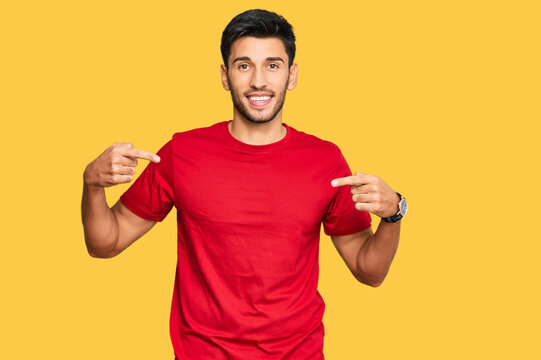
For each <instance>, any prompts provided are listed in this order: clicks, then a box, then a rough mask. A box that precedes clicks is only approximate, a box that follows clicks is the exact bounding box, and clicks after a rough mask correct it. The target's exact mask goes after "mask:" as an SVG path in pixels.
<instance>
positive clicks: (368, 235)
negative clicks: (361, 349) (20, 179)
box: [82, 10, 406, 360]
mask: <svg viewBox="0 0 541 360" xmlns="http://www.w3.org/2000/svg"><path fill="white" fill-rule="evenodd" d="M221 51H222V56H223V60H224V64H223V65H222V66H221V75H222V85H223V87H224V88H225V89H226V90H227V91H230V92H231V97H232V100H233V105H234V107H233V110H234V113H233V120H230V121H222V122H218V123H215V124H213V125H211V126H208V127H203V128H197V129H192V130H189V131H184V132H177V133H175V134H174V135H173V136H172V138H171V140H170V141H168V142H167V143H166V144H165V145H164V146H163V147H162V148H161V149H160V150H159V151H158V153H157V155H155V154H152V153H149V152H146V151H143V150H140V149H135V148H134V147H133V146H132V145H131V144H125V143H115V144H113V145H112V146H110V147H109V148H108V149H107V150H105V151H104V152H103V153H102V154H101V155H100V156H99V157H98V158H96V159H95V160H94V161H93V162H92V163H90V164H89V165H88V166H87V168H86V169H85V173H84V190H83V199H82V216H83V225H84V233H85V242H86V246H87V248H88V252H89V254H90V255H91V256H93V257H100V258H110V257H114V256H116V255H118V254H119V253H121V252H122V251H123V250H124V249H126V248H127V247H128V246H130V244H132V243H133V242H134V241H135V240H137V239H138V238H140V237H141V236H143V234H145V233H146V232H148V231H149V230H150V229H151V228H152V227H153V226H154V225H155V224H156V222H158V221H162V220H163V219H164V218H165V216H166V215H167V214H168V213H169V211H170V210H171V208H172V207H173V206H175V207H176V208H177V221H178V263H177V271H176V276H175V284H174V292H173V301H172V308H171V318H170V319H171V321H170V333H171V340H172V343H173V348H174V352H175V357H176V358H177V359H182V360H184V359H295V360H315V359H324V355H323V336H324V327H323V323H322V318H323V312H324V308H325V304H324V302H323V299H322V298H321V296H320V294H319V292H318V291H317V281H318V250H319V235H320V228H321V224H322V223H323V227H324V231H325V233H326V234H327V235H330V236H331V238H332V241H333V243H334V245H335V246H336V248H337V250H338V252H339V253H340V255H341V256H342V258H343V259H344V261H345V263H346V264H347V266H348V267H349V269H350V271H351V272H352V274H353V275H354V276H355V278H356V279H357V280H358V281H360V282H362V283H364V284H368V285H371V286H379V285H380V284H381V283H382V281H383V279H384V278H385V276H386V274H387V272H388V270H389V267H390V264H391V261H392V259H393V257H394V254H395V252H396V249H397V246H398V240H399V230H400V221H399V220H400V218H401V217H402V216H403V215H405V211H406V206H405V201H404V200H403V198H402V197H401V196H400V195H399V194H398V193H396V192H394V191H393V190H392V189H391V188H390V187H389V186H388V185H387V184H386V183H385V182H384V181H383V180H381V179H380V178H378V177H377V176H373V175H365V174H361V173H358V172H357V173H355V175H351V171H350V169H349V166H348V164H347V162H346V160H345V159H344V157H343V155H342V153H341V152H340V149H339V148H338V147H337V146H336V145H335V144H333V143H331V142H329V141H325V140H321V139H319V138H317V137H315V136H313V135H309V134H306V133H304V132H301V131H298V130H296V129H294V128H293V127H291V126H289V125H287V124H286V123H283V122H282V105H283V104H284V100H285V94H286V91H287V90H292V89H293V88H294V87H295V85H296V82H297V64H296V63H293V59H294V56H295V36H294V34H293V30H292V27H291V25H290V24H289V23H288V22H287V21H286V20H285V19H284V18H282V17H281V16H279V15H277V14H275V13H272V12H268V11H265V10H249V11H246V12H244V13H242V14H239V15H237V16H236V17H235V18H233V20H232V21H231V22H230V23H229V24H228V25H227V27H226V29H225V30H224V32H223V34H222V44H221ZM137 159H146V160H150V161H151V162H150V163H149V164H148V166H147V167H146V168H145V170H144V171H143V173H142V174H141V175H140V176H139V178H138V179H137V180H136V181H135V182H134V183H133V184H132V185H131V187H130V188H129V189H128V190H127V191H126V192H125V193H124V194H123V195H122V196H121V197H120V199H119V201H118V202H117V203H116V204H115V205H114V206H113V207H112V208H109V207H108V206H107V202H106V200H105V192H104V188H105V187H107V186H112V185H116V184H121V183H128V182H131V181H132V180H133V174H134V173H135V166H136V165H137ZM331 181H332V183H331ZM369 213H372V214H375V215H377V216H380V217H382V218H383V219H384V221H381V223H380V225H379V226H378V229H377V231H376V233H375V234H374V233H373V232H372V229H371V217H370V215H369Z"/></svg>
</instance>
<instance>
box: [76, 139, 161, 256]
mask: <svg viewBox="0 0 541 360" xmlns="http://www.w3.org/2000/svg"><path fill="white" fill-rule="evenodd" d="M155 156H156V155H154V154H151V153H147V152H146V151H143V150H137V149H133V145H131V144H117V143H115V144H113V145H111V147H109V148H108V149H107V150H105V151H104V152H103V154H101V155H100V156H99V157H98V158H96V160H94V161H93V162H92V163H90V164H89V165H88V166H87V167H86V169H85V172H84V175H83V179H84V182H83V197H82V201H81V216H82V222H83V227H84V236H85V243H86V247H87V250H88V253H89V254H90V256H92V257H99V258H111V257H114V256H116V255H118V254H120V253H121V252H122V251H123V250H124V249H126V248H127V247H128V246H130V245H131V244H132V243H133V242H134V241H135V240H137V239H139V238H140V237H141V236H143V235H144V234H145V233H146V232H148V231H149V230H150V229H151V228H152V227H153V226H154V225H155V224H156V222H155V221H150V220H146V219H143V218H141V217H139V216H137V215H135V214H134V213H132V212H131V211H130V210H128V209H127V208H126V207H125V206H124V204H122V202H121V201H120V200H119V201H117V203H116V204H115V205H114V206H113V207H112V208H109V206H108V205H107V201H106V198H105V187H107V186H113V185H116V184H121V183H126V182H130V181H132V180H133V176H132V175H133V174H134V173H135V166H136V165H137V158H143V159H148V160H151V161H156V162H158V161H159V158H156V157H155Z"/></svg>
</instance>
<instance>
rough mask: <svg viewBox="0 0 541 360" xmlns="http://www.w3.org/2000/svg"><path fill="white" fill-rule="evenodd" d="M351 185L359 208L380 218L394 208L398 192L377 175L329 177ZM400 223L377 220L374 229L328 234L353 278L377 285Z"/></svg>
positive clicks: (338, 183)
mask: <svg viewBox="0 0 541 360" xmlns="http://www.w3.org/2000/svg"><path fill="white" fill-rule="evenodd" d="M347 184H349V185H352V187H351V193H352V194H353V196H352V200H353V201H354V203H355V208H356V209H357V210H359V211H369V212H371V213H373V214H375V215H377V216H380V217H382V218H385V217H389V216H391V215H394V214H396V213H397V211H398V202H399V200H400V199H399V197H398V195H397V194H396V193H395V192H394V191H393V190H392V189H391V188H390V187H389V186H388V185H387V184H386V183H385V182H384V181H383V180H381V179H380V178H379V177H377V176H374V175H365V174H361V173H358V172H357V173H355V175H352V176H348V177H345V178H340V179H335V180H333V183H332V185H333V186H342V185H347ZM400 223H401V221H398V222H396V223H386V222H384V221H380V224H379V226H378V229H377V230H376V233H375V234H373V233H372V229H371V228H368V229H366V230H364V231H361V232H359V233H356V234H352V235H345V236H331V238H332V240H333V243H334V245H335V247H336V248H337V250H338V252H339V253H340V255H341V256H342V258H343V259H344V261H345V262H346V264H347V266H348V267H349V269H350V271H351V272H352V273H353V275H354V276H355V278H356V279H357V280H358V281H360V282H362V283H364V284H367V285H370V286H374V287H376V286H379V285H381V284H382V282H383V280H384V279H385V277H386V276H387V273H388V272H389V268H390V266H391V262H392V261H393V258H394V256H395V254H396V251H397V248H398V241H399V238H400Z"/></svg>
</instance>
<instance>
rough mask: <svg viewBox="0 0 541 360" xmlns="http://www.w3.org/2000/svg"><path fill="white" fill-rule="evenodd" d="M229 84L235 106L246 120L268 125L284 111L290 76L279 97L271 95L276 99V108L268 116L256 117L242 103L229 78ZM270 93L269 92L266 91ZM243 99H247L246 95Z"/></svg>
mask: <svg viewBox="0 0 541 360" xmlns="http://www.w3.org/2000/svg"><path fill="white" fill-rule="evenodd" d="M227 82H228V83H229V89H230V92H231V99H232V100H233V106H234V107H235V109H237V111H238V112H239V113H240V114H242V116H244V117H245V118H246V119H248V120H249V121H251V122H254V123H266V122H269V121H271V120H273V119H274V118H275V117H276V115H278V113H279V112H280V110H282V107H283V106H284V102H285V100H286V90H287V84H288V82H289V76H288V78H287V82H286V85H285V86H284V89H283V90H282V92H281V93H280V94H278V97H276V94H275V93H274V92H273V93H272V94H271V95H272V96H273V97H274V98H275V99H274V100H276V101H275V105H274V108H272V110H271V112H270V114H269V115H268V116H264V115H262V116H254V114H253V113H251V112H250V110H249V109H248V107H247V106H246V105H245V104H244V103H243V102H242V100H241V98H240V97H239V96H238V94H237V91H236V90H235V89H234V88H233V86H232V85H231V81H229V77H228V78H227ZM265 92H266V93H268V91H265ZM242 96H243V98H245V97H246V94H244V95H242Z"/></svg>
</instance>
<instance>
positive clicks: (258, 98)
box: [248, 96, 271, 101]
mask: <svg viewBox="0 0 541 360" xmlns="http://www.w3.org/2000/svg"><path fill="white" fill-rule="evenodd" d="M270 98H271V97H270V96H251V97H249V98H248V99H250V100H252V101H267V100H269V99H270Z"/></svg>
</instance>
